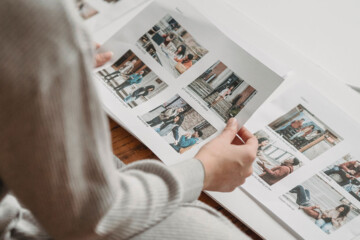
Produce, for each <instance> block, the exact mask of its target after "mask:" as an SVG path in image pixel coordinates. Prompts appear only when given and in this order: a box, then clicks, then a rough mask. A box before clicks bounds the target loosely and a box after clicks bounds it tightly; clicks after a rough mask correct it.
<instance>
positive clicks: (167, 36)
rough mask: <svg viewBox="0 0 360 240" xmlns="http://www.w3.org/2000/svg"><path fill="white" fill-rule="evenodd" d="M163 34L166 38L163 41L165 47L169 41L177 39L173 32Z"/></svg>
mask: <svg viewBox="0 0 360 240" xmlns="http://www.w3.org/2000/svg"><path fill="white" fill-rule="evenodd" d="M161 36H162V37H163V38H164V39H165V40H164V42H163V43H162V44H163V45H164V46H165V47H167V46H168V45H169V43H171V42H172V41H173V40H174V39H175V34H174V33H172V32H171V33H167V34H163V35H161Z"/></svg>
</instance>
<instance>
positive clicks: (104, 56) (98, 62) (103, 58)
mask: <svg viewBox="0 0 360 240" xmlns="http://www.w3.org/2000/svg"><path fill="white" fill-rule="evenodd" d="M100 46H101V45H100V44H99V43H96V44H95V47H96V49H98V48H100ZM113 55H114V54H113V53H112V52H104V53H97V54H96V55H95V67H96V68H97V67H101V66H102V65H104V64H105V63H107V62H108V61H110V60H111V58H112V56H113Z"/></svg>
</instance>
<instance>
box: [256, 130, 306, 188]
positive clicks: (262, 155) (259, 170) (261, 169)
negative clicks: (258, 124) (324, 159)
mask: <svg viewBox="0 0 360 240" xmlns="http://www.w3.org/2000/svg"><path fill="white" fill-rule="evenodd" d="M254 135H255V137H256V138H257V139H258V150H257V153H256V161H255V162H254V164H253V170H254V174H255V175H258V176H259V177H260V178H261V179H262V180H263V181H264V182H266V183H267V184H268V185H270V186H271V185H273V184H275V183H277V182H279V181H281V180H282V179H284V178H285V177H286V176H288V175H289V174H291V173H293V172H294V171H296V170H297V169H299V168H300V167H302V162H301V161H300V160H299V159H298V158H297V157H295V155H294V152H293V151H292V150H291V149H290V148H289V147H288V146H286V145H285V144H284V143H282V142H281V141H278V140H277V139H276V138H272V137H271V135H270V134H269V133H267V132H266V131H264V130H260V131H258V132H256V133H254Z"/></svg>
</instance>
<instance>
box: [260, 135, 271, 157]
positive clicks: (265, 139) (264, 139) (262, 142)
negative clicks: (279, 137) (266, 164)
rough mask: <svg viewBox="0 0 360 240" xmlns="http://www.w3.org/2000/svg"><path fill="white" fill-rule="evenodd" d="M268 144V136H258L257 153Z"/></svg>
mask: <svg viewBox="0 0 360 240" xmlns="http://www.w3.org/2000/svg"><path fill="white" fill-rule="evenodd" d="M269 144H270V141H269V139H268V138H266V137H261V138H258V149H257V152H258V155H259V153H260V152H261V151H262V150H263V149H264V147H266V146H267V145H269Z"/></svg>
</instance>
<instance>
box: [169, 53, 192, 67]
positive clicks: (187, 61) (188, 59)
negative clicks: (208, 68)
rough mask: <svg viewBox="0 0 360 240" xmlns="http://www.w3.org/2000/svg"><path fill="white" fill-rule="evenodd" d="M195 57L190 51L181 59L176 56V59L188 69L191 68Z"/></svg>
mask: <svg viewBox="0 0 360 240" xmlns="http://www.w3.org/2000/svg"><path fill="white" fill-rule="evenodd" d="M193 58H194V55H192V54H190V53H189V54H188V55H186V57H185V58H182V59H179V58H177V57H174V60H175V61H176V62H178V63H181V64H182V65H183V66H184V67H185V69H186V70H188V69H189V68H191V66H192V64H193V63H192V60H193Z"/></svg>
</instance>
